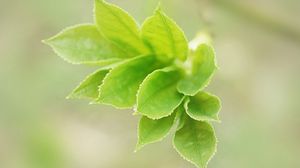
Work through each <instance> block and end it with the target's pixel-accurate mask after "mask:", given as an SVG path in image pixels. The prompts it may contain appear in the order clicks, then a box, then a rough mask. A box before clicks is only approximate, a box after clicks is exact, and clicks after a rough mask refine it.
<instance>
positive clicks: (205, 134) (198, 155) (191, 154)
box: [173, 118, 217, 168]
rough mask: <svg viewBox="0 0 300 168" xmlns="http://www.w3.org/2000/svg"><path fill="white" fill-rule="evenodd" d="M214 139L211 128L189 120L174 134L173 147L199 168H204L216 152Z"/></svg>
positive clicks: (206, 124)
mask: <svg viewBox="0 0 300 168" xmlns="http://www.w3.org/2000/svg"><path fill="white" fill-rule="evenodd" d="M216 141H217V140H216V137H215V133H214V129H213V127H212V126H211V125H210V124H209V123H207V122H202V121H196V120H193V119H191V118H189V119H188V120H186V122H185V124H184V126H183V127H182V128H181V129H180V130H178V131H177V132H176V133H175V136H174V139H173V145H174V147H175V149H176V150H177V152H178V153H179V154H180V155H181V156H182V157H183V158H185V159H186V160H188V161H189V162H191V163H193V164H195V165H196V166H197V167H199V168H206V166H207V163H208V161H209V160H210V159H211V157H212V156H213V154H214V153H215V151H216V145H217V142H216Z"/></svg>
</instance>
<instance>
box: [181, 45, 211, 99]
mask: <svg viewBox="0 0 300 168" xmlns="http://www.w3.org/2000/svg"><path fill="white" fill-rule="evenodd" d="M216 69H217V65H216V62H215V52H214V50H213V48H212V47H211V46H210V45H208V44H201V45H199V47H198V48H197V50H196V51H195V53H193V54H192V66H191V69H190V70H187V74H186V77H185V78H184V79H182V80H181V81H180V82H179V83H178V86H177V89H178V91H179V92H180V93H183V94H185V95H190V96H193V95H195V94H197V93H198V92H199V91H200V90H202V89H203V88H205V87H206V86H207V85H208V83H209V81H210V79H211V77H212V75H213V73H214V72H215V70H216Z"/></svg>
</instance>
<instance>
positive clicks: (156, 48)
mask: <svg viewBox="0 0 300 168" xmlns="http://www.w3.org/2000/svg"><path fill="white" fill-rule="evenodd" d="M142 37H143V39H144V40H145V41H146V42H147V44H149V46H150V47H151V49H152V51H153V52H154V53H155V54H156V55H157V56H159V57H160V58H161V59H162V60H168V59H173V58H176V57H178V58H179V59H180V60H185V59H186V56H187V53H188V44H187V40H186V38H185V35H184V33H183V31H182V30H181V29H180V27H179V26H177V24H176V23H175V22H174V21H173V20H172V19H171V18H169V17H168V16H167V15H166V14H165V13H163V12H162V11H161V9H158V10H156V12H155V14H154V15H153V16H152V17H150V18H148V19H146V21H145V22H144V23H143V25H142Z"/></svg>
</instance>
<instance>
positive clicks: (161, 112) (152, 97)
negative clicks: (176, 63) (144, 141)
mask: <svg viewBox="0 0 300 168" xmlns="http://www.w3.org/2000/svg"><path fill="white" fill-rule="evenodd" d="M179 78H180V73H179V72H178V70H176V69H174V68H172V67H167V68H164V69H159V70H156V71H154V72H153V73H151V74H150V75H149V76H147V78H146V79H145V80H144V81H143V83H142V84H141V86H140V89H139V91H138V94H137V111H138V113H140V114H142V115H145V116H147V117H148V118H151V119H160V118H163V117H166V116H168V115H170V114H171V113H173V111H174V110H175V109H176V108H177V107H178V106H179V105H180V103H181V102H182V100H183V98H184V96H183V95H182V94H180V93H178V92H177V90H176V84H177V81H178V80H179Z"/></svg>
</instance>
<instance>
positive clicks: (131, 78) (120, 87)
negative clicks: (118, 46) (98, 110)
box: [97, 55, 161, 108]
mask: <svg viewBox="0 0 300 168" xmlns="http://www.w3.org/2000/svg"><path fill="white" fill-rule="evenodd" d="M160 67H161V65H159V63H158V62H157V60H156V58H155V56H153V55H146V56H139V57H134V58H132V59H129V60H127V61H125V62H123V63H122V64H120V65H119V66H117V67H115V68H113V69H112V70H111V71H110V72H109V73H108V74H107V76H106V77H105V78H104V80H103V84H102V85H101V86H100V95H99V99H98V100H97V101H98V102H99V103H104V104H110V105H113V106H116V107H118V108H130V107H132V106H133V105H134V104H135V103H136V94H137V91H138V88H139V86H140V84H141V83H142V81H143V80H144V78H146V76H147V75H148V74H149V73H151V72H152V71H154V70H155V69H157V68H160Z"/></svg>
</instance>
